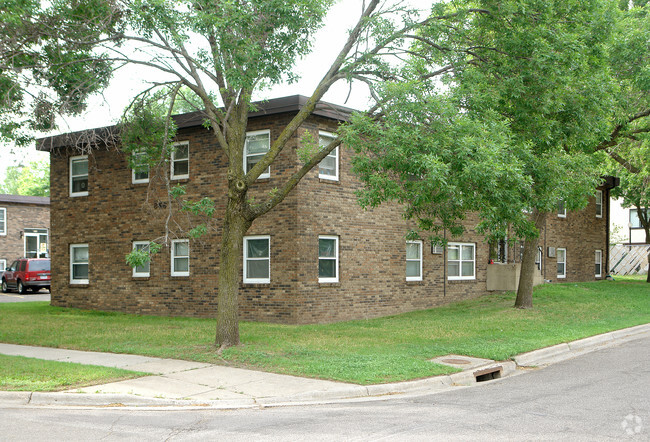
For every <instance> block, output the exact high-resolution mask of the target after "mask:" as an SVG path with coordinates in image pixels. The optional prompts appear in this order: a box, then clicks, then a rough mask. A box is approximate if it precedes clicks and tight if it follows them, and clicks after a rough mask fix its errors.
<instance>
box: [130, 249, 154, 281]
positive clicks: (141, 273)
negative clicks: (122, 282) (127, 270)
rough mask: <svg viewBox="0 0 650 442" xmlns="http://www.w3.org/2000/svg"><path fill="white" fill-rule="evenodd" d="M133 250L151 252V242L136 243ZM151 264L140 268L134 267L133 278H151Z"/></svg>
mask: <svg viewBox="0 0 650 442" xmlns="http://www.w3.org/2000/svg"><path fill="white" fill-rule="evenodd" d="M133 250H144V251H145V252H149V241H134V242H133ZM150 264H151V263H150V262H149V261H147V262H145V263H144V264H142V265H140V266H135V267H133V276H134V277H135V278H148V277H149V276H150V273H149V269H150Z"/></svg>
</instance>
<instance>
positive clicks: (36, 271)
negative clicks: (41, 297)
mask: <svg viewBox="0 0 650 442" xmlns="http://www.w3.org/2000/svg"><path fill="white" fill-rule="evenodd" d="M50 281H51V276H50V259H49V258H21V259H17V260H16V261H14V262H13V264H11V267H7V269H6V270H5V272H4V274H3V275H2V292H3V293H7V292H8V291H9V290H10V289H15V290H16V291H17V292H18V293H20V294H23V293H25V291H26V290H28V289H29V290H32V291H34V292H37V291H39V290H40V289H42V288H46V289H47V290H48V291H49V290H50Z"/></svg>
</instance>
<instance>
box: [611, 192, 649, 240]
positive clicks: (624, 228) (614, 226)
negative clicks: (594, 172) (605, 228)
mask: <svg viewBox="0 0 650 442" xmlns="http://www.w3.org/2000/svg"><path fill="white" fill-rule="evenodd" d="M621 202H622V201H621V200H620V199H612V202H611V211H612V213H611V219H610V227H609V228H610V243H612V244H645V243H646V240H645V230H643V227H642V226H641V223H640V222H639V216H638V214H637V209H636V208H634V207H626V208H624V207H623V206H621ZM648 210H650V209H648Z"/></svg>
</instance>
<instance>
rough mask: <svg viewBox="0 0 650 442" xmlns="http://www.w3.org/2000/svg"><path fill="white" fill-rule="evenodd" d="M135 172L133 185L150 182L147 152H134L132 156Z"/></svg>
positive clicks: (132, 178)
mask: <svg viewBox="0 0 650 442" xmlns="http://www.w3.org/2000/svg"><path fill="white" fill-rule="evenodd" d="M131 157H132V158H131V162H132V164H133V170H132V171H131V182H132V183H133V184H140V183H148V182H149V164H148V158H147V154H146V152H142V151H140V152H133V153H132V154H131Z"/></svg>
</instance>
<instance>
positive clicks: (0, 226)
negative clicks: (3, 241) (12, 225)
mask: <svg viewBox="0 0 650 442" xmlns="http://www.w3.org/2000/svg"><path fill="white" fill-rule="evenodd" d="M6 234H7V209H5V208H4V207H0V236H5V235H6ZM2 270H4V269H2Z"/></svg>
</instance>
